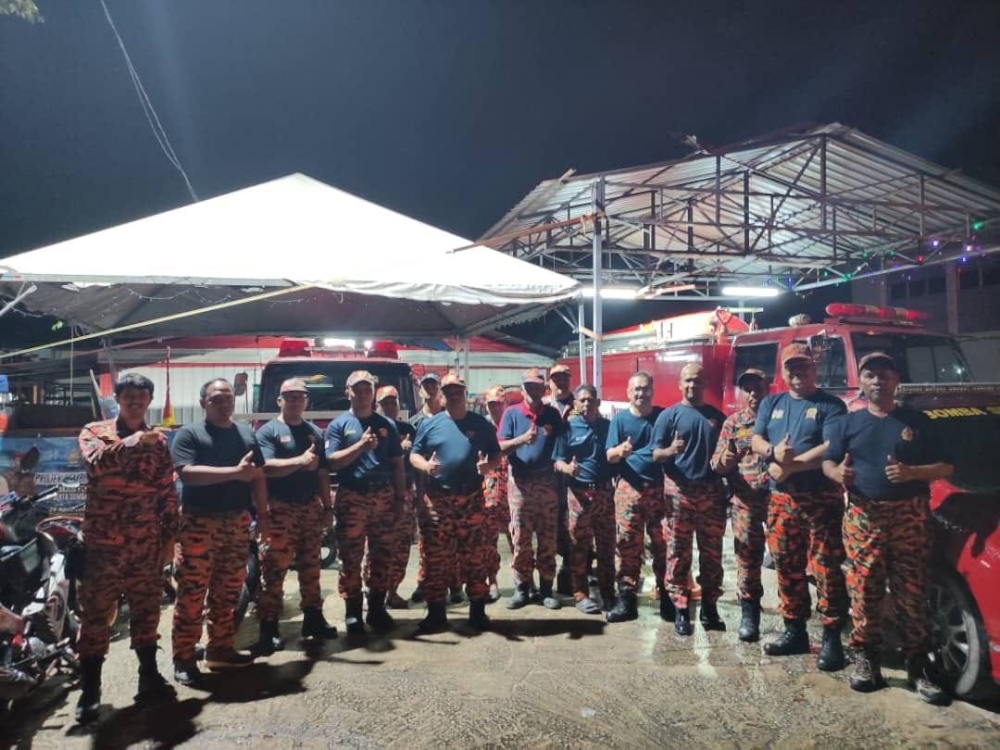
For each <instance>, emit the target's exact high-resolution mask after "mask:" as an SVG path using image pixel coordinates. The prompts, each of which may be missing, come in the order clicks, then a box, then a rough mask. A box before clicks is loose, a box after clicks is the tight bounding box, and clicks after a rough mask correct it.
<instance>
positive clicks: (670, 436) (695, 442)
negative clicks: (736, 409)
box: [652, 403, 726, 482]
mask: <svg viewBox="0 0 1000 750" xmlns="http://www.w3.org/2000/svg"><path fill="white" fill-rule="evenodd" d="M725 421H726V415H725V414H723V413H722V412H721V411H719V410H718V409H716V408H715V407H714V406H712V405H711V404H702V405H701V406H688V405H687V404H683V403H677V404H674V405H673V406H671V407H670V408H668V409H664V410H663V412H662V413H661V414H660V416H659V417H657V418H656V423H655V424H654V425H653V438H652V442H653V447H654V448H667V447H669V445H670V444H671V443H672V442H673V440H674V433H676V434H677V435H678V436H679V437H680V438H681V439H682V440H684V441H685V444H684V450H683V451H682V452H681V453H680V454H679V455H677V456H674V458H673V460H672V461H670V460H668V461H666V462H664V463H663V464H662V466H663V473H664V474H666V475H667V476H668V477H670V478H671V479H673V480H674V481H675V482H702V481H705V480H706V479H712V480H717V479H718V474H716V473H715V472H714V471H712V466H711V460H712V454H713V453H715V445H716V443H718V442H719V432H720V431H721V430H722V423H723V422H725Z"/></svg>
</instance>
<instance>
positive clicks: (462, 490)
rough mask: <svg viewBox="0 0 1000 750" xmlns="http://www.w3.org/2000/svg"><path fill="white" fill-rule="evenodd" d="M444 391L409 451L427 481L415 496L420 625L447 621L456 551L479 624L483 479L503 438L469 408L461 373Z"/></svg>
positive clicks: (445, 382)
mask: <svg viewBox="0 0 1000 750" xmlns="http://www.w3.org/2000/svg"><path fill="white" fill-rule="evenodd" d="M441 391H442V393H444V398H445V408H444V411H443V412H441V413H440V414H437V415H436V416H433V417H431V418H430V419H426V420H424V421H423V422H422V423H421V425H420V428H419V429H418V430H417V435H416V437H415V438H414V439H413V450H412V452H411V454H410V463H411V464H413V467H414V468H415V469H416V470H417V471H419V472H422V473H423V474H424V487H425V488H426V491H425V493H424V495H423V497H421V498H419V499H418V504H417V519H418V522H419V524H420V533H421V536H422V537H423V540H424V552H425V558H426V566H427V568H426V571H425V574H424V583H423V590H424V596H425V597H426V599H427V617H426V618H425V619H424V620H423V621H422V622H421V623H420V626H419V627H420V630H421V631H423V632H434V631H437V630H441V629H443V628H444V627H446V625H447V622H448V618H447V616H446V614H445V600H446V598H447V596H448V586H449V584H450V583H451V581H452V578H453V576H454V570H455V560H456V559H457V560H458V567H459V571H460V572H461V577H462V580H463V581H464V583H465V592H466V594H467V595H468V597H469V624H470V625H472V626H473V627H474V628H476V629H477V630H484V629H485V628H486V627H487V624H488V622H489V620H488V618H487V617H486V594H487V592H488V590H489V587H488V585H487V582H486V579H487V577H488V572H487V554H486V546H487V540H486V539H485V537H484V532H485V530H486V525H485V524H486V508H485V503H484V497H483V479H484V478H485V477H486V475H487V474H489V473H490V471H492V470H493V469H494V468H495V467H496V465H497V463H498V462H499V461H500V444H499V443H498V442H497V437H496V433H495V432H494V430H493V426H492V425H491V424H490V423H489V422H488V421H486V419H485V418H484V417H481V416H480V415H478V414H474V413H473V412H470V411H469V410H468V402H467V400H466V390H465V381H464V380H462V378H461V377H460V376H459V374H458V373H456V372H449V373H448V374H446V375H445V376H444V378H442V380H441Z"/></svg>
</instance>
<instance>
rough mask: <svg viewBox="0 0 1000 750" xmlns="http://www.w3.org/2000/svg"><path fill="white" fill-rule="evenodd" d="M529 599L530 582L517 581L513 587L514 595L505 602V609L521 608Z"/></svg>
mask: <svg viewBox="0 0 1000 750" xmlns="http://www.w3.org/2000/svg"><path fill="white" fill-rule="evenodd" d="M530 601H531V584H530V583H519V584H517V588H515V589H514V595H513V596H512V597H511V598H510V599H509V600H508V602H507V609H521V607H526V606H528V602H530Z"/></svg>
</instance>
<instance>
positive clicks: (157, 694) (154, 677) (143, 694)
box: [134, 643, 177, 703]
mask: <svg viewBox="0 0 1000 750" xmlns="http://www.w3.org/2000/svg"><path fill="white" fill-rule="evenodd" d="M135 655H136V656H137V657H138V658H139V689H138V690H137V691H136V694H135V698H134V700H135V702H136V703H142V702H143V701H153V700H160V699H163V698H173V697H174V696H176V695H177V691H176V690H174V688H173V686H172V685H170V684H169V683H168V682H167V681H166V680H165V679H163V675H161V674H160V669H159V667H157V666H156V644H155V643H153V644H151V645H149V646H140V647H139V648H137V649H136V650H135Z"/></svg>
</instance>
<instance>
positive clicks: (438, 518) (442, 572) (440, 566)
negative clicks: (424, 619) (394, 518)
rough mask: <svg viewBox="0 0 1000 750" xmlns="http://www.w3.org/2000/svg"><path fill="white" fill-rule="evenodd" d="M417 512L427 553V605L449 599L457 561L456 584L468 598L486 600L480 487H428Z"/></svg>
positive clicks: (483, 517)
mask: <svg viewBox="0 0 1000 750" xmlns="http://www.w3.org/2000/svg"><path fill="white" fill-rule="evenodd" d="M417 513H418V523H419V524H420V533H421V535H422V537H423V540H424V549H425V551H426V554H427V557H426V566H427V568H426V571H425V577H424V581H423V585H422V587H423V592H424V598H425V599H426V600H427V603H428V604H443V603H444V602H445V600H446V599H447V598H448V588H449V586H452V587H454V586H453V584H454V583H455V577H456V574H455V561H456V560H457V561H458V569H459V575H458V581H459V584H460V583H461V582H464V583H465V593H466V594H467V595H468V597H469V599H470V600H474V599H485V598H486V592H487V585H486V545H485V543H484V539H483V531H484V524H485V522H486V510H485V508H484V507H483V491H482V488H478V489H476V490H473V491H472V492H464V493H462V492H444V491H442V490H440V489H433V488H428V490H427V493H426V494H425V495H424V496H423V498H422V499H421V503H420V505H419V506H418V507H417Z"/></svg>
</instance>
